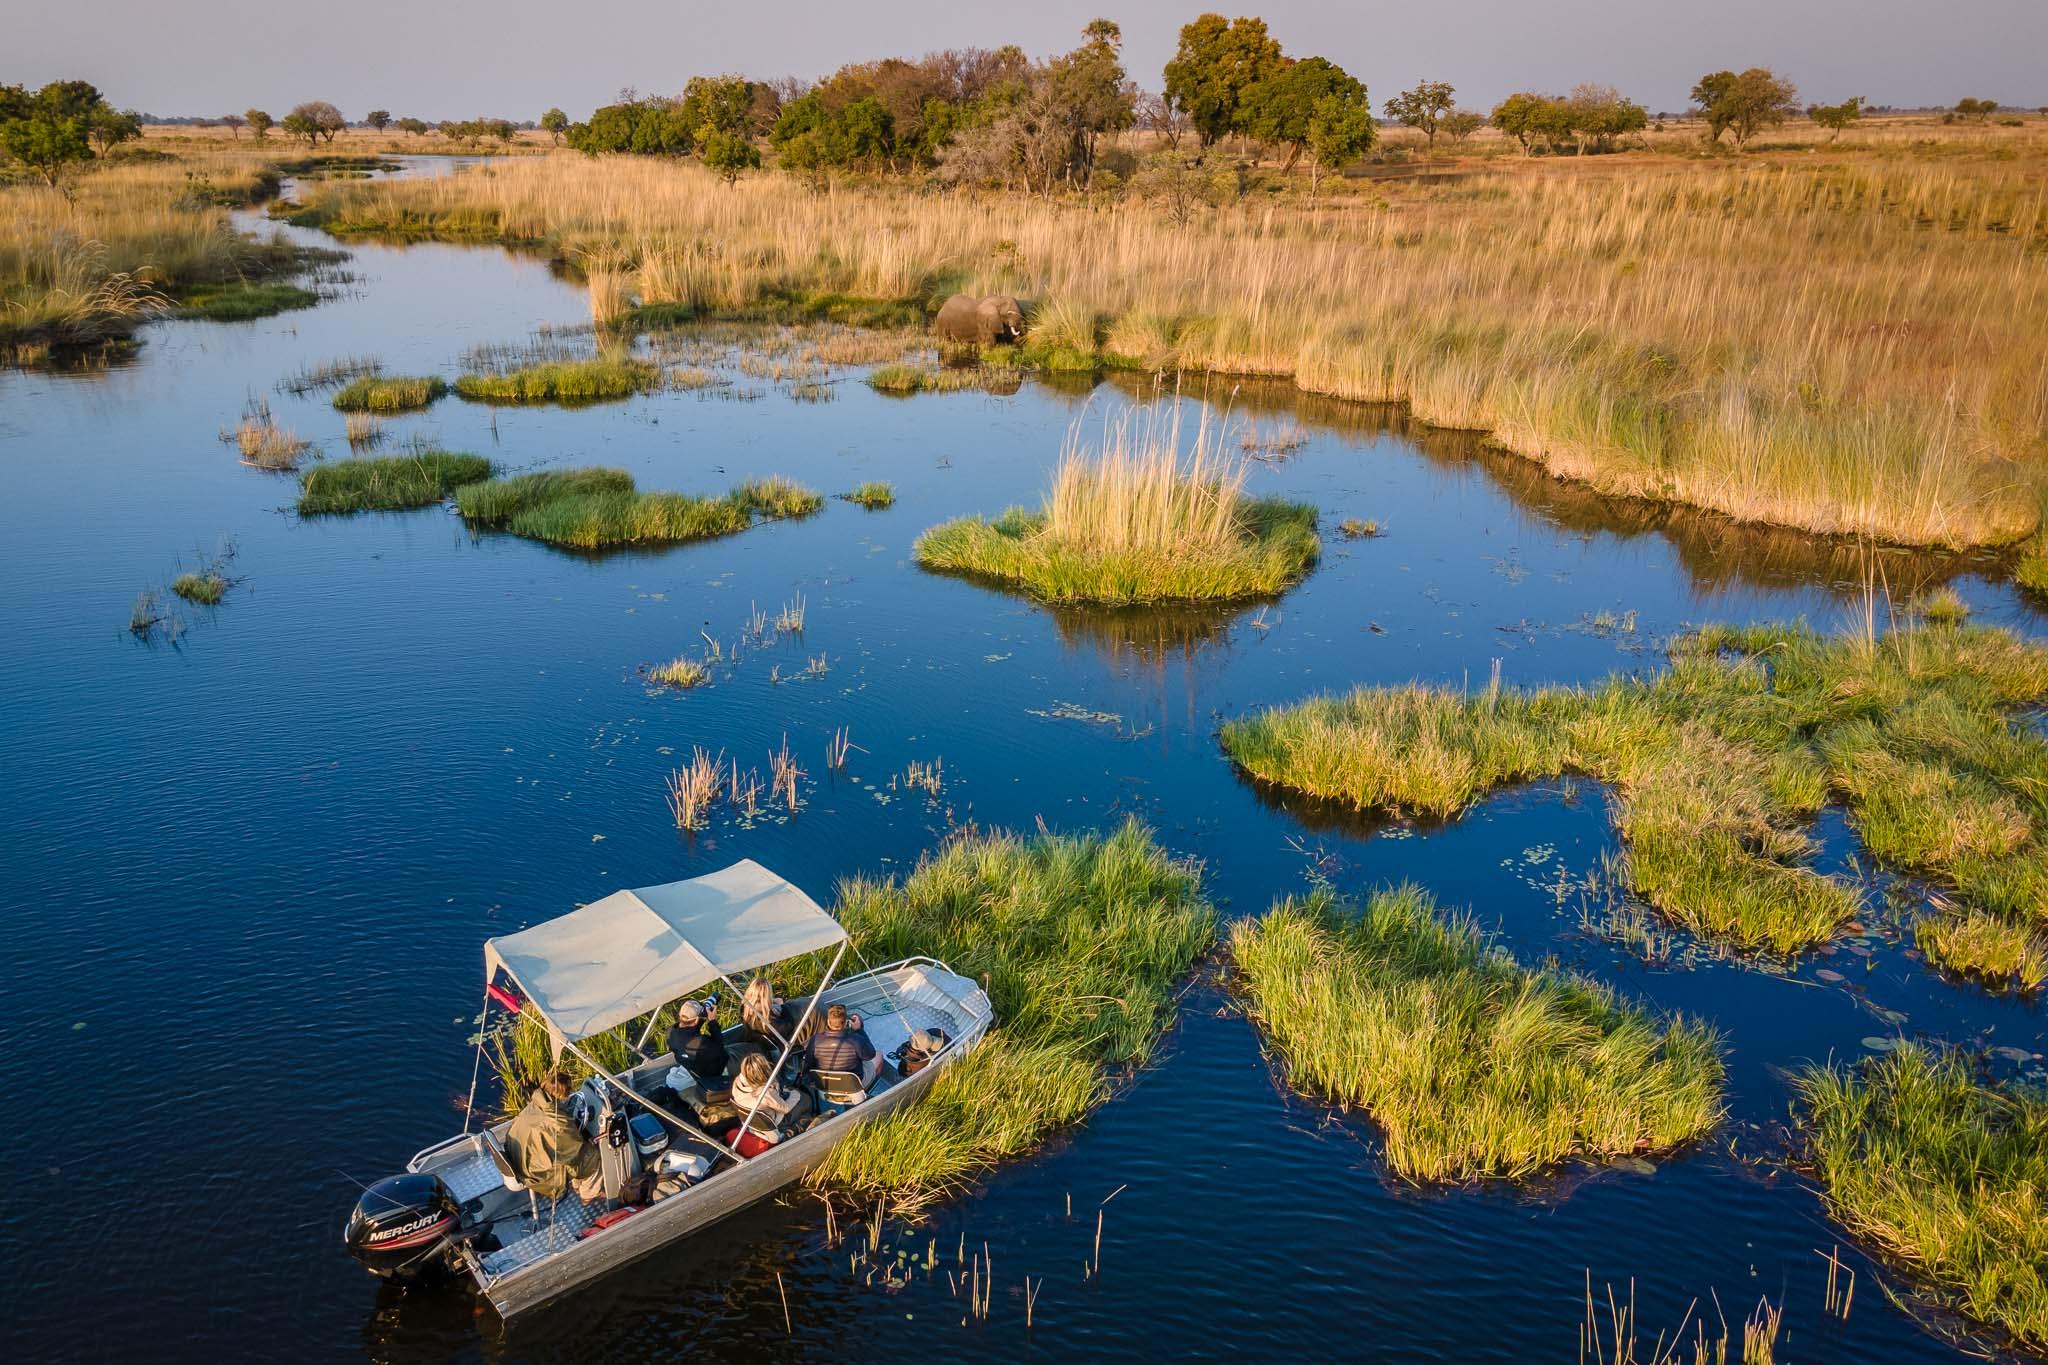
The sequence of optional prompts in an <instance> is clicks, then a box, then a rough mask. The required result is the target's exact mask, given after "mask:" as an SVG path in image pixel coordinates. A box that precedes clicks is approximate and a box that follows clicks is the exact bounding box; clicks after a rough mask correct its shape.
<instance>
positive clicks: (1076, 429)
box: [1043, 404, 1248, 555]
mask: <svg viewBox="0 0 2048 1365" xmlns="http://www.w3.org/2000/svg"><path fill="white" fill-rule="evenodd" d="M1181 446H1182V441H1181V410H1180V407H1179V405H1178V404H1174V405H1171V406H1168V407H1165V408H1124V409H1122V410H1120V411H1118V412H1116V413H1114V414H1113V415H1110V416H1108V417H1106V418H1105V419H1104V421H1103V434H1102V439H1101V442H1100V444H1099V445H1098V446H1096V447H1094V448H1093V449H1090V448H1088V446H1087V445H1086V443H1084V442H1083V440H1082V438H1081V429H1080V426H1079V424H1076V425H1074V426H1073V427H1070V428H1069V429H1068V431H1067V438H1066V444H1065V447H1064V449H1062V450H1061V452H1060V462H1059V467H1058V468H1057V469H1056V470H1055V471H1054V473H1053V479H1052V492H1051V493H1050V495H1048V496H1047V498H1046V501H1045V526H1044V530H1043V534H1045V535H1047V536H1051V537H1053V538H1055V539H1057V540H1060V541H1063V542H1065V543H1066V544H1067V545H1068V546H1070V547H1072V548H1074V549H1076V550H1085V551H1091V552H1095V553H1103V554H1118V553H1134V554H1188V555H1203V554H1227V553H1230V552H1232V551H1234V550H1236V549H1237V548H1238V546H1239V545H1240V543H1241V542H1242V541H1243V539H1244V524H1243V522H1244V518H1243V504H1244V501H1245V498H1244V480H1245V474H1246V472H1247V470H1248V466H1247V465H1246V464H1245V462H1244V461H1243V460H1242V459H1233V458H1230V457H1228V456H1226V455H1225V453H1224V451H1223V448H1222V442H1221V441H1220V440H1218V439H1216V437H1215V434H1214V431H1213V428H1212V424H1211V423H1210V421H1209V420H1208V417H1207V414H1206V413H1205V414H1204V416H1203V418H1202V420H1201V422H1200V425H1199V427H1198V429H1197V431H1196V433H1195V439H1194V441H1193V443H1192V444H1191V445H1190V446H1189V447H1188V449H1187V453H1186V454H1185V455H1183V454H1182V453H1181Z"/></svg>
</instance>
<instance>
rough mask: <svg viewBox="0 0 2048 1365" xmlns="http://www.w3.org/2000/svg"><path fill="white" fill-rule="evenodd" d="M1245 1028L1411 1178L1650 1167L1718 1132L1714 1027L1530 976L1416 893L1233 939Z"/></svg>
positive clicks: (1275, 922)
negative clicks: (1369, 1127)
mask: <svg viewBox="0 0 2048 1365" xmlns="http://www.w3.org/2000/svg"><path fill="white" fill-rule="evenodd" d="M1230 942H1231V950H1232V953H1233V954H1234V956H1235V957H1236V960H1237V965H1238V968H1239V970H1240V972H1241V974H1242V975H1241V980H1242V983H1243V989H1244V994H1245V998H1246V1001H1247V1003H1248V1004H1249V1006H1250V1010H1251V1013H1252V1016H1253V1017H1254V1018H1255V1019H1256V1020H1257V1021H1258V1023H1259V1025H1260V1026H1261V1028H1263V1029H1264V1031H1265V1033H1266V1036H1267V1037H1268V1038H1269V1039H1270V1040H1271V1041H1272V1043H1273V1045H1274V1047H1275V1048H1276V1049H1277V1050H1278V1051H1279V1053H1280V1055H1281V1056H1282V1057H1283V1058H1284V1059H1285V1060H1286V1062H1287V1071H1288V1077H1289V1079H1290V1081H1291V1082H1292V1083H1293V1084H1294V1085H1295V1086H1297V1087H1298V1088H1300V1089H1302V1090H1304V1091H1307V1092H1309V1093H1312V1094H1316V1095H1320V1096H1323V1097H1326V1098H1328V1099H1332V1100H1335V1101H1337V1102H1338V1103H1340V1104H1345V1105H1353V1104H1355V1105H1357V1106H1359V1107H1360V1108H1362V1109H1364V1110H1365V1111H1366V1112H1367V1113H1368V1114H1370V1115H1371V1116H1372V1118H1373V1120H1374V1121H1375V1122H1376V1123H1378V1124H1379V1125H1380V1127H1381V1129H1382V1130H1383V1131H1384V1132H1385V1134H1386V1151H1387V1164H1388V1166H1389V1168H1390V1169H1392V1170H1393V1171H1394V1173H1395V1174H1397V1175H1400V1176H1401V1177H1403V1178H1405V1179H1408V1180H1414V1181H1454V1180H1468V1179H1473V1178H1476V1177H1486V1176H1498V1177H1507V1178H1517V1177H1523V1176H1528V1175H1533V1174H1535V1173H1536V1172H1538V1171H1540V1170H1542V1169H1544V1168H1545V1167H1548V1166H1553V1165H1555V1164H1557V1163H1558V1162H1561V1161H1565V1160H1568V1159H1570V1158H1574V1157H1590V1158H1598V1157H1617V1156H1628V1155H1631V1154H1634V1153H1639V1152H1658V1151H1664V1150H1668V1149H1670V1148H1672V1147H1676V1146H1678V1145H1680V1144H1682V1143H1686V1142H1691V1141H1694V1140H1696V1139H1698V1138H1700V1137H1702V1136H1704V1135H1705V1134H1706V1133H1707V1132H1708V1131H1709V1130H1710V1129H1712V1128H1713V1127H1714V1125H1715V1124H1716V1123H1718V1122H1719V1121H1720V1118H1721V1080H1722V1072H1723V1066H1722V1060H1721V1043H1720V1039H1719V1037H1718V1036H1717V1035H1716V1034H1715V1032H1714V1030H1713V1029H1711V1028H1709V1027H1707V1026H1705V1025H1702V1024H1698V1023H1692V1022H1688V1021H1687V1020H1685V1019H1683V1018H1682V1017H1681V1018H1675V1019H1672V1020H1670V1021H1668V1022H1661V1023H1660V1022H1659V1021H1657V1020H1655V1019H1653V1018H1652V1017H1651V1016H1650V1015H1649V1014H1648V1013H1647V1012H1646V1011H1644V1010H1643V1009H1641V1008H1639V1007H1637V1006H1634V1005H1629V1004H1625V1003H1623V1002H1622V1001H1620V1000H1619V999H1617V998H1616V996H1615V995H1614V994H1613V992H1611V991H1609V990H1607V989H1605V988H1604V987H1601V986H1599V985H1597V984H1595V983H1593V982H1590V981H1587V980H1584V979H1582V978H1579V977H1575V976H1567V975H1563V974H1559V973H1555V972H1537V971H1530V970H1528V969H1527V968H1525V967H1522V966H1521V965H1520V964H1518V963H1517V962H1516V961H1515V960H1514V958H1513V957H1511V956H1510V955H1509V954H1508V953H1507V952H1506V951H1505V950H1504V949H1501V948H1500V947H1498V946H1496V945H1495V944H1493V943H1492V942H1491V941H1490V939H1489V938H1488V936H1487V935H1486V934H1485V933H1484V932H1483V931H1482V930H1481V929H1480V928H1479V927H1478V926H1477V925H1476V924H1475V923H1473V922H1472V920H1470V919H1469V918H1467V917H1465V916H1462V915H1443V914H1440V913H1438V911H1437V909H1436V907H1435V906H1434V905H1433V904H1432V903H1431V901H1430V899H1429V897H1428V895H1427V894H1426V893H1424V892H1423V891H1422V890H1421V889H1420V888H1417V887H1414V886H1403V887H1398V888H1395V889H1393V890H1390V891H1383V892H1381V893H1379V894H1377V895H1375V896H1374V897H1373V898H1372V900H1371V901H1370V903H1368V904H1367V905H1366V906H1365V907H1364V908H1363V909H1362V910H1361V909H1360V908H1358V907H1356V906H1352V905H1348V904H1345V903H1344V902H1341V901H1339V900H1336V899H1335V898H1334V897H1332V896H1330V895H1329V894H1327V893H1323V892H1318V893H1316V894H1314V895H1312V896H1310V897H1308V898H1307V899H1305V900H1293V899H1290V900H1287V901H1284V902H1282V903H1281V904H1279V905H1277V906H1275V907H1274V908H1273V909H1272V910H1271V911H1269V912H1268V913H1267V914H1266V915H1265V916H1264V917H1262V918H1259V919H1254V920H1244V921H1240V922H1239V923H1238V924H1236V925H1235V926H1233V928H1232V930H1231V936H1230Z"/></svg>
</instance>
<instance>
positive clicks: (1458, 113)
mask: <svg viewBox="0 0 2048 1365" xmlns="http://www.w3.org/2000/svg"><path fill="white" fill-rule="evenodd" d="M1485 126H1486V115H1484V114H1479V113H1474V112H1473V111H1472V110H1470V109H1453V110H1451V112H1450V113H1448V114H1445V115H1444V121H1443V130H1444V131H1445V132H1446V133H1448V134H1450V136H1451V140H1452V141H1453V142H1463V141H1464V140H1465V139H1466V138H1468V137H1470V136H1472V134H1474V133H1476V132H1478V131H1479V130H1480V129H1481V128H1484V127H1485Z"/></svg>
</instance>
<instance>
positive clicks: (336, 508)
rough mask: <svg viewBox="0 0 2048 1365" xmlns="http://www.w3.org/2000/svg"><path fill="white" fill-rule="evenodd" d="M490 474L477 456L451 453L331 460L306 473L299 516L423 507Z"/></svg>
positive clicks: (487, 463)
mask: <svg viewBox="0 0 2048 1365" xmlns="http://www.w3.org/2000/svg"><path fill="white" fill-rule="evenodd" d="M491 470H492V465H491V462H490V461H489V460H487V459H485V458H484V457H483V456H481V455H470V454H465V453H461V452H458V451H450V450H433V449H427V450H416V451H412V452H411V453H409V454H405V455H382V456H374V457H363V458H357V459H347V460H336V461H334V462H332V463H331V464H323V465H320V466H319V467H317V468H315V469H311V470H308V471H307V472H306V475H305V478H304V479H303V480H302V481H301V483H300V485H299V515H300V516H306V517H310V516H324V515H329V514H345V513H349V512H379V511H398V510H402V509H405V508H409V507H425V506H427V505H428V504H430V503H436V502H439V501H441V500H442V499H443V498H445V497H447V496H448V495H449V494H450V493H451V492H454V491H456V490H457V489H458V488H460V487H461V486H462V485H464V484H469V483H475V482H477V481H478V480H480V479H488V478H489V477H490V476H491Z"/></svg>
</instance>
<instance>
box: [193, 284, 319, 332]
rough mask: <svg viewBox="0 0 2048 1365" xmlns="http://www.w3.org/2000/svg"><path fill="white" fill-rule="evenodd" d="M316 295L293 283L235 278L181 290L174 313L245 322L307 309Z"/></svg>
mask: <svg viewBox="0 0 2048 1365" xmlns="http://www.w3.org/2000/svg"><path fill="white" fill-rule="evenodd" d="M318 302H320V296H319V295H318V294H316V293H314V292H313V291H312V290H310V289H301V288H300V287H299V286H297V285H295V284H278V283H276V282H275V281H271V282H264V281H261V280H236V281H233V282H231V283H228V284H208V285H200V286H197V287H194V288H191V289H187V290H185V291H184V292H183V293H182V294H181V295H180V296H179V300H178V316H179V317H181V318H201V319H204V320H205V321H208V322H247V321H249V320H250V319H252V318H267V317H271V316H274V315H275V314H278V313H286V312H290V311H292V310H293V309H297V308H311V307H312V306H313V305H314V304H316V303H318Z"/></svg>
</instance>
